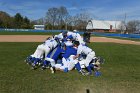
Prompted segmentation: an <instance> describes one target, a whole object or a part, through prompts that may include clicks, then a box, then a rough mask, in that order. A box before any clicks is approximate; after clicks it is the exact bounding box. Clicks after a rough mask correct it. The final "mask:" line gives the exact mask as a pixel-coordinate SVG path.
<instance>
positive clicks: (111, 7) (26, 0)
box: [0, 0, 140, 21]
mask: <svg viewBox="0 0 140 93" xmlns="http://www.w3.org/2000/svg"><path fill="white" fill-rule="evenodd" d="M60 6H64V7H66V8H67V10H68V11H69V13H70V14H71V15H74V14H76V13H79V12H83V11H86V12H87V13H90V14H91V16H92V18H93V19H102V20H124V17H125V14H126V20H127V21H128V20H134V19H138V20H140V0H0V11H5V12H7V13H9V14H10V15H11V16H14V15H15V14H16V13H21V14H22V15H23V16H27V17H28V18H30V19H32V20H34V19H39V18H41V17H44V16H45V14H46V12H47V10H48V8H51V7H60Z"/></svg>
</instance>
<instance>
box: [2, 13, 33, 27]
mask: <svg viewBox="0 0 140 93" xmlns="http://www.w3.org/2000/svg"><path fill="white" fill-rule="evenodd" d="M32 27H33V24H32V23H31V21H30V19H28V17H26V16H25V17H23V16H22V15H21V14H20V13H16V15H15V16H13V17H12V16H10V15H9V14H8V13H6V12H4V11H0V28H15V29H31V28H32Z"/></svg>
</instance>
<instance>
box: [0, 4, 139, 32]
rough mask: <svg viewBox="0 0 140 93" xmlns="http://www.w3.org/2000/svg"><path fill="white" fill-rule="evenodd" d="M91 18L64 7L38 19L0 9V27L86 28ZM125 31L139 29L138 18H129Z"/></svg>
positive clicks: (49, 10)
mask: <svg viewBox="0 0 140 93" xmlns="http://www.w3.org/2000/svg"><path fill="white" fill-rule="evenodd" d="M90 19H91V17H90V14H88V13H87V12H86V11H83V12H80V13H77V14H75V15H70V13H69V11H68V10H67V8H66V7H64V6H60V7H52V8H49V9H48V10H47V11H46V15H44V17H43V18H40V19H38V20H30V19H29V18H28V17H26V16H25V17H23V16H22V15H21V14H20V13H16V14H15V16H10V15H9V14H8V13H6V12H4V11H0V28H17V29H33V25H36V24H39V25H42V24H43V25H45V29H47V30H74V29H77V30H84V31H85V30H86V26H87V22H88V21H89V20H90ZM125 26H126V31H125V33H126V32H128V33H133V32H135V31H140V20H130V21H128V22H127V23H125Z"/></svg>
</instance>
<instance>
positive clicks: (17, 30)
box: [0, 28, 66, 32]
mask: <svg viewBox="0 0 140 93" xmlns="http://www.w3.org/2000/svg"><path fill="white" fill-rule="evenodd" d="M0 31H11V32H62V31H66V30H35V29H3V28H1V29H0Z"/></svg>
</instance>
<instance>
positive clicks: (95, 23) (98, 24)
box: [86, 20, 125, 29]
mask: <svg viewBox="0 0 140 93" xmlns="http://www.w3.org/2000/svg"><path fill="white" fill-rule="evenodd" d="M111 25H112V29H120V27H121V26H122V27H123V28H124V27H125V25H124V24H123V22H122V21H102V20H90V21H89V22H88V25H87V27H86V29H110V26H111Z"/></svg>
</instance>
